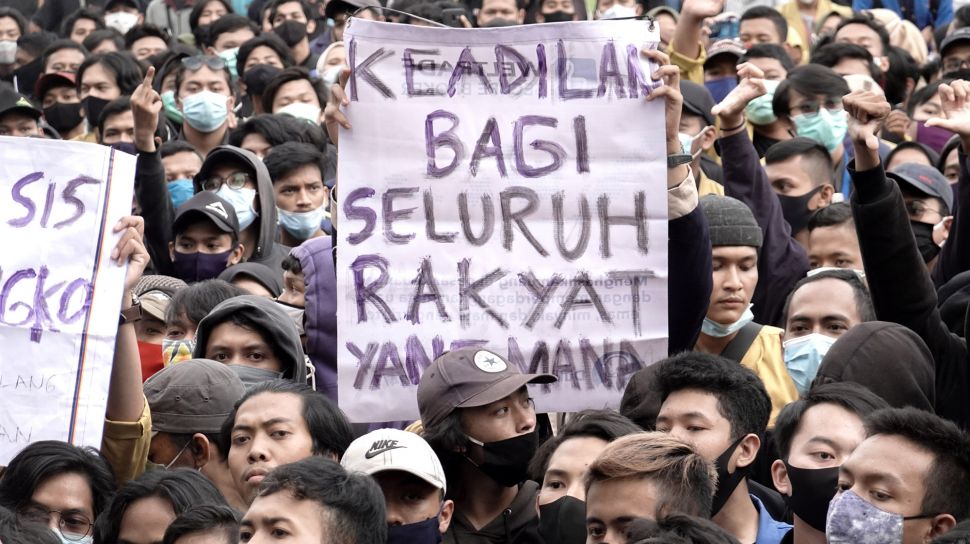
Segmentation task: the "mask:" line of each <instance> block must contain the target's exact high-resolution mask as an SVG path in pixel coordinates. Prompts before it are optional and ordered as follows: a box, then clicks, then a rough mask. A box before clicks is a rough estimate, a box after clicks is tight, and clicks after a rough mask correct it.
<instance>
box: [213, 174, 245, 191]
mask: <svg viewBox="0 0 970 544" xmlns="http://www.w3.org/2000/svg"><path fill="white" fill-rule="evenodd" d="M252 180H253V177H252V176H250V175H249V174H247V173H246V172H236V173H235V174H229V175H228V176H226V177H224V178H220V177H219V176H212V177H211V178H209V179H207V180H205V181H204V182H203V183H202V188H203V189H205V190H206V191H217V190H219V187H222V186H223V185H228V186H229V188H230V189H242V188H243V187H245V186H246V184H247V183H250V182H251V181H252Z"/></svg>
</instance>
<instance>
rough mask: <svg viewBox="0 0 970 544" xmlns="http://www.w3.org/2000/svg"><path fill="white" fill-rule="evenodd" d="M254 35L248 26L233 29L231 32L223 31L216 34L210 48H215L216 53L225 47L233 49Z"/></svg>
mask: <svg viewBox="0 0 970 544" xmlns="http://www.w3.org/2000/svg"><path fill="white" fill-rule="evenodd" d="M255 37H256V35H255V34H253V31H252V30H250V29H249V28H240V29H238V30H233V31H232V32H223V33H222V34H219V35H218V36H216V41H215V43H214V44H212V48H213V49H215V50H216V52H217V53H221V52H223V51H225V50H227V49H234V48H236V47H239V46H240V45H242V44H244V43H246V42H248V41H249V40H251V39H253V38H255Z"/></svg>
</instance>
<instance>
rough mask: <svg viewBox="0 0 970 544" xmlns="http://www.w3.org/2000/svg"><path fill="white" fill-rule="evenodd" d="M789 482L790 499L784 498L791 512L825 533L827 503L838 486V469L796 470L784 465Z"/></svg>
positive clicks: (796, 468) (786, 464)
mask: <svg viewBox="0 0 970 544" xmlns="http://www.w3.org/2000/svg"><path fill="white" fill-rule="evenodd" d="M785 468H786V469H787V470H788V480H789V481H790V482H791V493H792V494H791V497H788V496H785V500H786V501H788V504H789V506H790V507H791V510H792V512H794V513H795V515H796V516H798V517H799V518H801V519H802V521H804V522H805V523H807V524H808V525H809V526H811V527H812V528H814V529H815V530H817V531H821V532H823V533H824V532H825V516H826V515H827V513H828V510H829V502H830V501H831V500H832V497H834V496H835V489H836V487H837V486H838V485H839V467H830V468H814V469H813V468H798V467H793V466H791V465H789V464H788V463H785Z"/></svg>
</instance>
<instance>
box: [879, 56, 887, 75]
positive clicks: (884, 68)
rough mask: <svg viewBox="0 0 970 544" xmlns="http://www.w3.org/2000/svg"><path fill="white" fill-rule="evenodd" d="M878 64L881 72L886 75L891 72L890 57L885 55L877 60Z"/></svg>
mask: <svg viewBox="0 0 970 544" xmlns="http://www.w3.org/2000/svg"><path fill="white" fill-rule="evenodd" d="M876 63H877V64H879V70H881V71H882V72H883V73H886V72H887V71H888V70H889V57H887V56H885V55H883V56H881V57H879V58H878V59H876Z"/></svg>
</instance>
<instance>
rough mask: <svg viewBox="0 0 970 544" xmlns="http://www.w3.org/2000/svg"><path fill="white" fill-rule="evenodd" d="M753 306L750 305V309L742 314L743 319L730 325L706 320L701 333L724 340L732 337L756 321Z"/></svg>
mask: <svg viewBox="0 0 970 544" xmlns="http://www.w3.org/2000/svg"><path fill="white" fill-rule="evenodd" d="M751 306H752V305H751V304H749V305H748V309H747V310H745V311H744V313H743V314H741V319H738V320H737V321H735V322H734V323H731V324H729V325H722V324H720V323H718V322H717V321H711V320H710V319H708V318H706V317H705V318H704V323H702V324H701V332H702V333H704V334H706V335H707V336H713V337H714V338H724V337H725V336H730V335H732V334H734V333H736V332H738V331H739V330H741V328H742V327H744V326H745V325H747V324H748V323H751V322H752V321H754V314H753V313H751Z"/></svg>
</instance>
